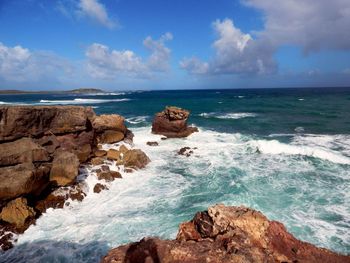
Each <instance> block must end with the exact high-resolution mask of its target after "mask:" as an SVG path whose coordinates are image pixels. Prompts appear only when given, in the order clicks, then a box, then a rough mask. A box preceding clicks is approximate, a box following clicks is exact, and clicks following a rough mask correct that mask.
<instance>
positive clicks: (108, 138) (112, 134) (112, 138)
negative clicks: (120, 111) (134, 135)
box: [99, 130, 124, 143]
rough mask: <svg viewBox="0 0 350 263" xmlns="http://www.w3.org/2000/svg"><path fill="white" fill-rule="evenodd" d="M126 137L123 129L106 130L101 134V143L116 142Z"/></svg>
mask: <svg viewBox="0 0 350 263" xmlns="http://www.w3.org/2000/svg"><path fill="white" fill-rule="evenodd" d="M123 139H124V133H122V132H121V131H112V130H107V131H104V132H103V133H102V134H101V136H100V141H99V142H100V143H116V142H120V141H122V140H123Z"/></svg>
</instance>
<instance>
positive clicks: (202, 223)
mask: <svg viewBox="0 0 350 263" xmlns="http://www.w3.org/2000/svg"><path fill="white" fill-rule="evenodd" d="M102 262H104V263H112V262H129V263H136V262H167V263H172V262H173V263H175V262H176V263H177V262H184V263H195V262H198V263H201V262H213V263H225V262H227V263H228V262H241V263H248V262H249V263H253V262H309V263H311V262H314V263H319V262H324V263H338V262H339V263H346V262H350V257H349V256H343V255H339V254H336V253H334V252H331V251H329V250H327V249H323V248H318V247H316V246H314V245H312V244H309V243H306V242H303V241H300V240H298V239H296V238H295V237H294V236H293V235H292V234H290V233H288V232H287V230H286V228H285V227H284V226H283V224H281V223H279V222H276V221H270V220H268V219H267V218H266V217H265V216H264V215H263V214H262V213H260V212H258V211H255V210H252V209H249V208H246V207H228V206H224V205H215V206H212V207H209V209H208V211H204V212H199V213H197V214H196V215H195V217H194V218H193V219H192V220H191V221H190V222H185V223H183V224H181V225H180V228H179V232H178V235H177V237H176V240H161V239H158V238H145V239H142V240H141V241H139V242H135V243H131V244H128V245H124V246H120V247H118V248H115V249H112V250H111V251H110V252H109V253H108V255H107V256H105V257H104V258H103V260H102Z"/></svg>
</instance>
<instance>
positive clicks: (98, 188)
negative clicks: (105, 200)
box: [94, 183, 108, 194]
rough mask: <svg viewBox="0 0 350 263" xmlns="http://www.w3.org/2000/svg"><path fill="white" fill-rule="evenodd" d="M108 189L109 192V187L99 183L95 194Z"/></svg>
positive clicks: (95, 188) (95, 187)
mask: <svg viewBox="0 0 350 263" xmlns="http://www.w3.org/2000/svg"><path fill="white" fill-rule="evenodd" d="M105 189H107V190H108V187H107V186H105V185H104V184H100V183H97V184H95V186H94V193H97V194H98V193H100V192H101V191H103V190H105Z"/></svg>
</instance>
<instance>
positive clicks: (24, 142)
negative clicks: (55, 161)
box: [0, 138, 49, 166]
mask: <svg viewBox="0 0 350 263" xmlns="http://www.w3.org/2000/svg"><path fill="white" fill-rule="evenodd" d="M46 161H49V155H48V153H47V151H46V150H45V149H44V148H43V147H41V146H40V145H39V144H37V143H35V142H34V141H33V140H32V139H30V138H22V139H19V140H17V141H14V142H8V143H3V144H1V147H0V166H9V165H16V164H20V163H28V162H29V163H31V162H46Z"/></svg>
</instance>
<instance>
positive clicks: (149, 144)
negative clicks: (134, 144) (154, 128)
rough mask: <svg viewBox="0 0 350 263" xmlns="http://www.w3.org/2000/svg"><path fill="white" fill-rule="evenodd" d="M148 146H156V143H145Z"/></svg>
mask: <svg viewBox="0 0 350 263" xmlns="http://www.w3.org/2000/svg"><path fill="white" fill-rule="evenodd" d="M147 145H148V146H158V145H159V144H158V142H147Z"/></svg>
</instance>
